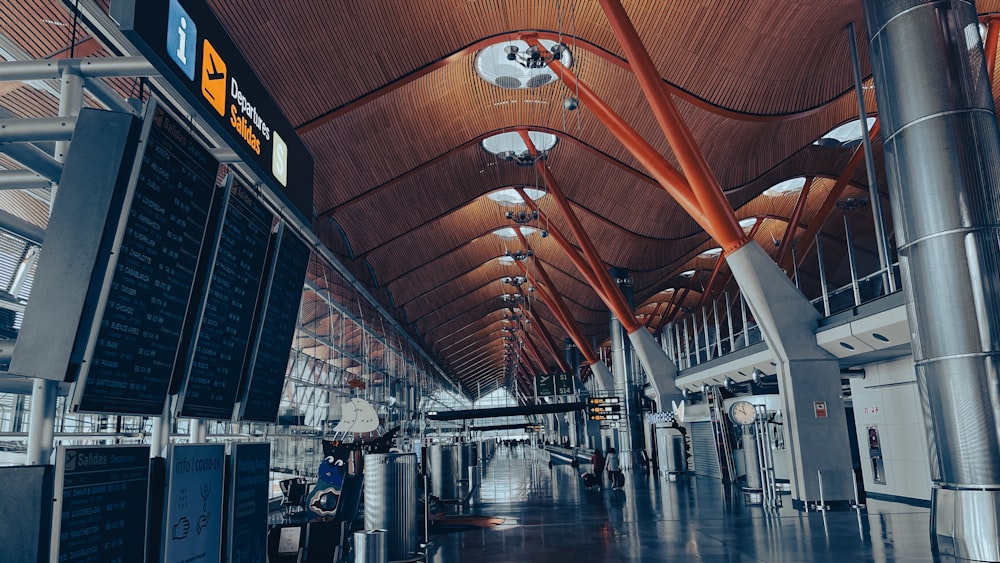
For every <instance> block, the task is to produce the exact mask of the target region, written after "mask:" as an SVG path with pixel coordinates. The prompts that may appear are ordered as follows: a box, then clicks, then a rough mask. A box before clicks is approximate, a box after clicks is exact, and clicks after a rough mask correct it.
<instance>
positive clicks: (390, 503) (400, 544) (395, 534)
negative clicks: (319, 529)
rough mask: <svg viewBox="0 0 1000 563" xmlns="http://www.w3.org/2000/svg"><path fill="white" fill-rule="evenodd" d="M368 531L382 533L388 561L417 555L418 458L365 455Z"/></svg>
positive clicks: (395, 454) (395, 455)
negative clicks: (379, 531)
mask: <svg viewBox="0 0 1000 563" xmlns="http://www.w3.org/2000/svg"><path fill="white" fill-rule="evenodd" d="M364 498H365V529H366V530H372V531H374V530H382V531H383V532H384V534H383V535H384V536H385V551H386V555H387V557H388V558H389V560H392V561H398V560H401V559H406V558H408V557H410V556H412V555H413V554H415V553H416V552H417V456H416V455H415V454H402V453H389V454H369V455H367V456H365V497H364Z"/></svg>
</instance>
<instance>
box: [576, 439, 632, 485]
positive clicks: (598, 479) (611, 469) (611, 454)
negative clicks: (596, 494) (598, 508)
mask: <svg viewBox="0 0 1000 563" xmlns="http://www.w3.org/2000/svg"><path fill="white" fill-rule="evenodd" d="M590 463H591V465H592V466H593V471H592V472H589V471H588V472H586V473H584V474H583V475H581V476H580V477H582V478H583V484H584V486H586V487H587V488H590V487H593V486H595V485H596V486H597V487H598V488H599V489H600V488H604V471H605V470H607V472H608V479H609V480H610V482H611V490H615V489H620V488H622V487H623V486H624V485H625V474H624V473H622V470H621V464H620V462H619V461H618V451H617V450H615V448H614V447H611V448H608V455H607V457H605V456H603V455H601V450H600V449H597V448H595V449H594V454H593V455H591V456H590Z"/></svg>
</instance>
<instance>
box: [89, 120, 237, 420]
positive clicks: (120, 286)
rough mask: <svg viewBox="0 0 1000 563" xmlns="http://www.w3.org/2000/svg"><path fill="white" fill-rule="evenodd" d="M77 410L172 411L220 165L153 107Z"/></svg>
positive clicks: (122, 411) (178, 126)
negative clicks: (174, 379) (174, 377)
mask: <svg viewBox="0 0 1000 563" xmlns="http://www.w3.org/2000/svg"><path fill="white" fill-rule="evenodd" d="M153 112H154V113H153V116H152V122H151V124H149V132H148V135H147V138H146V142H145V149H144V151H143V155H142V162H141V165H140V167H139V171H138V176H137V179H136V180H135V186H134V190H133V192H132V194H131V195H130V200H129V201H130V204H129V205H128V214H127V218H126V222H125V226H124V232H123V235H122V238H121V242H120V245H119V246H118V247H117V248H116V249H115V252H114V254H115V255H116V257H117V258H116V261H115V262H114V266H113V268H114V269H113V272H112V277H111V281H110V289H109V291H108V293H107V299H106V301H105V303H104V306H103V310H102V311H101V312H100V314H99V316H98V318H99V319H100V321H99V325H98V327H97V330H98V334H97V337H96V343H95V346H94V349H93V352H92V354H91V355H90V357H89V361H88V362H87V367H86V369H87V372H86V373H87V376H86V379H85V382H84V383H85V385H84V387H83V389H82V391H81V390H79V389H78V390H77V397H78V398H79V400H78V401H77V407H78V410H81V411H91V412H114V413H122V414H150V415H156V414H160V413H161V412H162V411H163V404H164V401H165V399H166V396H167V390H168V386H169V383H170V376H171V373H172V370H173V367H174V362H175V360H176V357H177V349H178V343H179V339H180V334H181V329H182V326H183V324H184V313H185V311H186V310H187V303H188V300H189V297H190V294H191V287H192V284H193V282H194V274H195V269H196V267H197V262H198V256H199V252H200V250H201V245H202V239H203V238H204V235H205V225H206V220H207V218H208V215H209V213H210V206H211V202H212V193H213V190H214V185H215V176H216V172H217V170H218V166H219V163H218V162H217V161H216V160H215V159H214V158H212V156H211V155H210V154H209V153H208V151H207V150H206V149H205V147H204V146H202V145H201V143H199V142H198V141H197V140H196V139H195V138H194V137H192V136H191V134H190V133H189V132H188V131H187V130H186V129H185V128H184V127H183V126H182V125H181V124H180V123H179V122H178V121H176V120H175V119H174V118H173V117H171V116H170V115H169V114H167V112H166V111H164V110H163V109H162V108H160V107H159V106H156V107H155V108H154V109H153Z"/></svg>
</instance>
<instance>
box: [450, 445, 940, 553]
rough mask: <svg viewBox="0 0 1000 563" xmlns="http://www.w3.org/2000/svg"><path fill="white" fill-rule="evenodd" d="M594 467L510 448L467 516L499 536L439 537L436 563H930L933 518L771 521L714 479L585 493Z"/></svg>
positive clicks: (644, 479)
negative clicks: (496, 521)
mask: <svg viewBox="0 0 1000 563" xmlns="http://www.w3.org/2000/svg"><path fill="white" fill-rule="evenodd" d="M586 469H587V467H585V466H584V467H580V468H573V467H570V466H569V465H565V464H554V465H552V466H549V463H548V461H547V460H546V459H544V458H542V457H541V456H539V455H538V452H536V451H533V450H532V449H531V448H530V447H521V448H515V449H511V450H508V449H505V448H498V450H497V451H496V454H495V455H494V457H493V458H492V459H490V460H488V461H487V462H486V463H485V465H484V467H483V479H482V485H481V487H480V489H479V491H478V492H477V493H476V494H475V495H474V496H473V499H472V502H471V503H470V505H469V506H466V507H462V508H460V509H454V510H456V511H461V512H463V513H466V514H468V513H473V514H481V515H484V516H498V517H501V518H504V519H505V520H506V521H505V523H504V524H503V525H501V526H498V527H496V528H491V529H484V530H474V531H469V532H464V533H458V534H447V535H441V536H436V537H435V538H434V543H435V547H434V550H435V553H434V554H433V555H432V557H431V560H432V561H442V562H449V563H451V562H455V561H469V562H484V563H491V562H515V561H518V562H521V561H527V562H543V561H545V562H547V561H569V562H572V563H589V562H612V561H613V562H621V561H636V562H639V561H708V562H744V561H746V562H750V561H768V562H771V561H774V562H793V561H795V562H804V561H810V562H812V561H829V562H838V563H839V562H842V561H851V562H857V563H860V562H866V561H873V562H886V563H889V562H897V561H898V562H902V561H906V562H908V563H909V562H922V561H926V562H930V561H933V558H932V557H931V553H930V544H929V537H928V532H927V530H928V521H929V514H928V511H927V509H923V508H915V507H912V506H907V505H901V504H895V503H885V502H882V503H875V504H873V506H871V507H870V509H869V511H868V512H862V513H861V514H858V513H856V512H854V511H848V512H831V513H828V514H818V513H802V512H798V511H795V510H793V509H791V508H790V507H788V506H787V505H790V504H791V503H790V502H786V503H785V504H786V507H783V508H779V509H776V510H774V511H770V512H765V511H763V510H762V509H761V508H760V507H747V506H744V504H743V499H742V496H741V494H740V492H739V491H738V490H737V491H734V490H732V489H731V488H729V487H726V486H724V485H723V484H721V483H720V482H718V481H715V480H711V479H703V478H696V479H688V480H684V481H680V482H667V481H666V480H664V479H661V478H658V477H657V476H650V475H646V474H644V473H641V472H635V473H632V474H630V475H629V478H628V479H627V482H626V486H625V488H624V490H620V491H610V490H603V491H599V490H597V489H596V488H594V489H589V490H588V489H585V488H584V487H583V485H582V482H581V480H580V473H581V472H583V471H584V470H586Z"/></svg>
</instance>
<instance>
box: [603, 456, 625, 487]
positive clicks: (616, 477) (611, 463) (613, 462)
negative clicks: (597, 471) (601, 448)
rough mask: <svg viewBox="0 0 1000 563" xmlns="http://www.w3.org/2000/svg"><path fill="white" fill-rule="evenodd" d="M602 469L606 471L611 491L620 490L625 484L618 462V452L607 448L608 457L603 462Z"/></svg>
mask: <svg viewBox="0 0 1000 563" xmlns="http://www.w3.org/2000/svg"><path fill="white" fill-rule="evenodd" d="M604 467H605V468H606V469H607V470H608V479H609V480H610V481H611V490H615V489H620V488H621V487H622V485H624V484H625V475H624V474H622V468H621V465H620V464H619V462H618V450H616V449H615V448H614V447H611V448H608V456H607V457H606V458H605V460H604Z"/></svg>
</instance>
